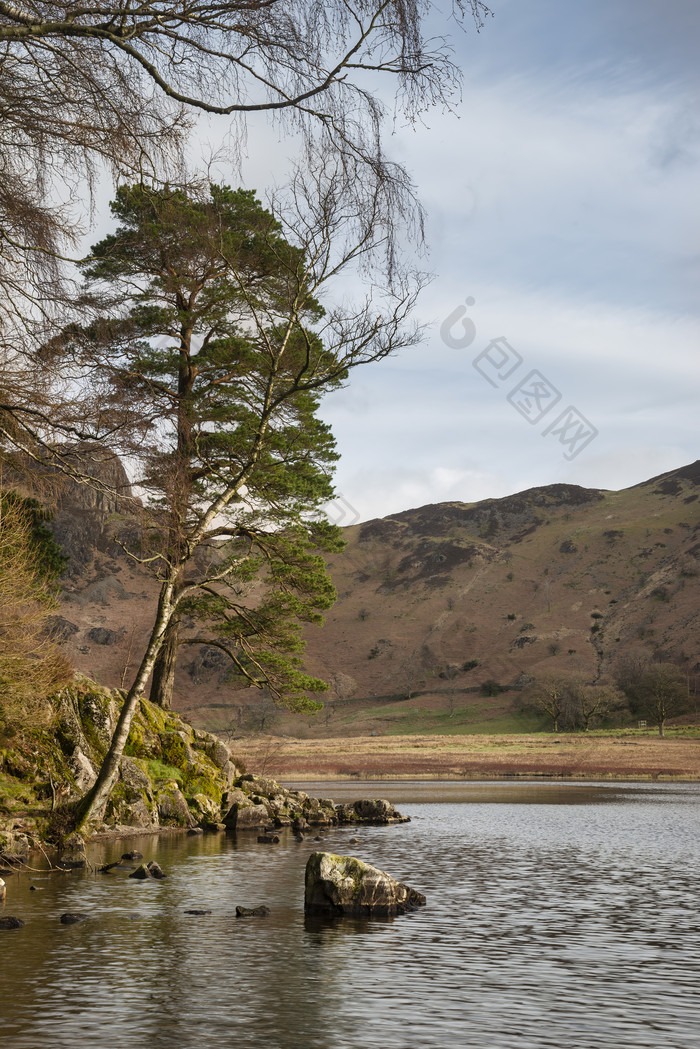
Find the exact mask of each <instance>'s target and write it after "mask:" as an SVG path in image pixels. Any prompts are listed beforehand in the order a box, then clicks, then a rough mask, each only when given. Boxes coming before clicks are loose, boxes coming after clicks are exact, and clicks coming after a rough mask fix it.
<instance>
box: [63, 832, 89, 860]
mask: <svg viewBox="0 0 700 1049" xmlns="http://www.w3.org/2000/svg"><path fill="white" fill-rule="evenodd" d="M58 861H59V863H60V865H61V866H62V867H64V868H68V867H70V868H71V869H73V868H75V869H77V868H80V867H85V866H86V865H87V859H86V857H85V842H84V840H83V838H82V837H81V835H80V834H78V832H77V831H75V832H74V833H73V834H70V835H69V836H68V837H67V838H66V840H65V841H64V842H63V845H62V847H61V849H60V851H59V854H58Z"/></svg>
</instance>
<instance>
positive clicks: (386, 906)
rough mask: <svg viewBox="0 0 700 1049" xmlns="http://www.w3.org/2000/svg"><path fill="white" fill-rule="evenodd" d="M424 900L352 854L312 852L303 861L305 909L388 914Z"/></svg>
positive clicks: (343, 912) (328, 911) (408, 908)
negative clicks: (340, 854)
mask: <svg viewBox="0 0 700 1049" xmlns="http://www.w3.org/2000/svg"><path fill="white" fill-rule="evenodd" d="M425 903H426V900H425V896H423V895H422V893H420V892H417V891H416V890H415V889H412V888H410V887H409V886H408V885H404V884H403V883H402V882H398V881H395V880H394V879H393V878H392V877H391V876H390V875H388V874H386V873H385V872H384V871H380V870H379V869H378V868H377V867H372V866H370V864H369V863H364V862H363V861H362V860H358V859H355V858H354V857H353V856H336V855H334V854H333V853H332V852H313V853H312V854H311V856H309V859H308V862H307V864H306V883H305V894H304V909H305V910H306V911H307V912H325V913H327V914H355V915H367V916H371V915H391V914H403V913H404V912H405V911H407V910H411V909H413V908H414V907H424V906H425Z"/></svg>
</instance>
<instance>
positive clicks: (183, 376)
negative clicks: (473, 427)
mask: <svg viewBox="0 0 700 1049" xmlns="http://www.w3.org/2000/svg"><path fill="white" fill-rule="evenodd" d="M346 177H347V175H346V173H344V172H343V171H342V170H341V169H337V170H336V171H335V172H333V171H331V172H330V173H328V172H327V171H326V170H325V169H319V170H318V171H316V172H315V174H314V176H313V177H312V178H311V180H310V182H309V183H308V184H305V183H303V181H299V180H297V182H296V183H295V184H294V187H293V190H294V191H293V193H292V200H293V203H294V210H295V221H294V223H293V224H289V223H288V224H287V225H285V224H284V219H283V217H282V216H281V215H277V216H275V215H273V214H272V212H271V211H270V210H267V209H265V208H263V207H262V205H261V204H260V202H259V201H258V200H257V199H256V198H255V195H254V194H253V193H252V192H250V191H244V190H236V191H233V190H231V189H229V188H227V187H224V186H210V187H207V189H206V190H204V189H203V188H202V187H190V189H189V190H185V189H182V188H166V189H156V188H149V187H145V186H143V185H139V186H132V187H122V189H120V191H119V193H118V195H117V198H116V200H115V202H114V204H113V212H114V214H115V216H116V218H117V219H118V221H119V227H118V229H117V231H116V232H115V233H114V234H112V235H111V236H109V237H107V238H105V239H104V240H103V241H101V242H100V243H99V244H98V245H96V246H95V248H94V249H93V251H92V253H91V256H90V258H89V259H88V260H87V261H86V262H85V263H84V264H83V270H84V274H85V277H86V280H87V283H88V287H89V292H90V301H91V305H92V307H93V309H94V310H95V314H96V315H95V320H94V322H93V323H92V324H91V325H90V326H89V327H83V328H77V327H72V328H71V329H69V330H67V331H66V332H65V333H64V334H63V336H62V337H61V339H60V340H57V341H56V342H55V343H54V344H53V350H54V352H55V353H56V354H57V355H59V356H60V355H63V356H64V357H65V358H66V359H70V360H71V361H72V362H73V366H74V367H75V366H76V365H78V366H82V368H83V369H84V377H87V376H89V377H90V378H91V382H92V384H93V387H95V388H98V387H99V388H100V389H101V400H102V403H103V406H104V410H105V413H106V414H107V415H109V417H110V418H111V419H112V420H113V422H114V424H115V426H117V423H118V428H117V430H116V432H115V439H116V440H117V442H118V444H119V450H120V451H121V452H122V453H123V454H125V455H126V456H127V457H128V459H129V460H130V461H131V462H133V463H136V464H137V465H138V467H139V471H140V472H139V476H138V477H136V478H135V479H134V481H135V485H136V486H137V488H139V489H140V490H141V491H142V492H144V493H145V495H146V499H147V504H148V507H149V509H150V511H151V528H150V533H149V544H150V545H149V549H148V550H147V551H146V553H145V554H139V559H140V560H141V561H143V562H144V563H148V564H150V565H151V566H153V567H154V569H155V570H156V571H157V572H158V575H159V578H160V580H161V590H160V596H159V602H158V609H157V613H156V616H155V621H154V626H153V630H152V633H151V636H150V638H149V641H148V645H147V648H146V652H145V655H144V657H143V660H142V662H141V665H140V667H139V670H138V672H137V675H136V678H135V680H134V682H133V684H132V686H131V689H130V690H129V693H128V696H127V699H126V701H125V704H124V711H123V713H122V718H121V720H120V724H119V725H118V727H117V730H116V732H115V737H114V740H113V743H112V748H111V750H110V753H109V754H108V757H107V759H106V762H105V766H104V767H103V770H102V773H101V775H100V777H99V778H98V782H97V784H96V786H95V788H94V789H93V793H92V796H91V798H90V799H89V801H88V802H87V803H86V808H85V814H86V815H87V813H88V812H94V811H95V810H96V809H97V808H99V807H100V804H101V802H103V801H104V800H105V799H106V797H107V796H108V794H109V790H110V789H111V784H112V783H113V782H114V778H115V776H116V772H117V768H118V761H119V757H120V755H121V753H122V751H123V747H124V745H125V743H126V739H127V738H128V730H129V725H130V721H131V717H132V716H133V710H134V709H135V704H136V702H137V701H138V697H139V696H140V695H141V694H142V692H143V690H144V688H145V686H146V683H147V680H148V678H149V676H150V674H151V672H152V671H155V677H154V692H153V696H152V698H156V699H157V700H158V701H160V702H162V703H164V704H166V705H167V703H168V702H169V698H170V694H171V691H172V678H173V672H174V660H175V655H176V652H177V647H178V643H179V641H180V635H181V631H182V624H183V621H184V620H185V618H186V617H191V618H193V620H194V623H195V627H199V629H194V631H190V634H189V635H188V636H186V637H185V638H184V640H186V641H188V642H190V643H198V644H202V643H208V644H215V645H217V646H218V647H219V648H223V649H224V651H226V652H227V653H228V655H229V656H230V658H231V660H232V666H233V667H234V668H235V673H236V674H237V675H238V677H239V678H240V679H241V681H245V682H248V683H250V684H253V685H256V686H258V687H260V688H265V687H267V688H269V689H270V690H271V691H272V694H273V695H274V696H275V697H276V698H277V700H278V701H281V702H284V703H285V704H286V705H288V706H290V707H291V708H292V709H296V710H310V709H316V708H317V707H318V703H317V702H316V701H315V700H314V699H313V695H314V694H315V693H317V692H319V691H321V690H323V689H325V687H326V686H325V684H324V683H323V682H321V681H319V680H317V679H315V678H312V677H310V676H309V675H307V674H305V673H304V670H303V666H302V663H301V660H300V654H301V652H302V650H303V643H302V640H301V637H300V634H301V626H302V624H303V623H305V622H310V621H318V620H319V618H320V615H321V613H322V611H323V610H324V609H326V608H328V607H329V606H330V605H331V604H332V602H333V600H334V596H335V595H334V590H333V587H332V585H331V583H330V580H329V579H328V576H327V573H326V568H325V563H324V561H323V559H322V557H321V555H320V551H323V550H326V551H328V550H331V549H334V548H337V546H338V542H339V539H338V530H337V529H335V528H334V527H332V526H331V525H329V524H328V522H327V520H326V519H325V517H324V516H323V514H322V513H321V507H322V506H323V504H324V503H327V502H328V500H329V499H330V498H331V497H332V494H333V488H332V483H331V473H332V468H333V464H334V461H335V459H336V457H337V456H336V452H335V446H334V441H333V437H332V435H331V433H330V430H329V428H328V426H327V425H326V424H325V423H324V422H323V421H322V420H321V419H320V418H319V416H318V414H317V413H318V408H319V403H320V398H321V396H322V394H324V393H327V392H328V391H331V390H333V389H336V388H337V387H338V386H340V385H341V384H342V383H343V381H344V380H345V379H346V377H347V375H348V372H349V370H350V369H351V368H353V367H355V366H356V365H358V364H362V363H367V362H369V361H372V360H377V359H379V358H381V357H383V356H385V355H386V354H388V353H391V352H392V351H393V350H394V349H396V348H398V347H399V346H402V345H410V344H412V343H413V342H415V341H416V339H417V338H418V335H417V333H416V331H415V329H408V330H407V329H406V327H405V323H404V322H405V319H406V317H407V315H408V313H409V312H410V310H411V308H412V306H413V302H414V299H415V294H416V291H417V286H419V284H420V281H419V282H418V285H415V284H413V285H412V284H410V282H406V281H402V280H401V279H400V278H399V275H398V274H395V283H394V285H393V286H392V287H391V288H388V289H387V288H384V289H381V290H380V289H377V288H376V287H373V288H372V289H371V291H370V293H369V294H368V295H367V296H366V298H365V300H364V301H363V302H362V303H361V304H360V305H359V306H357V307H353V308H351V307H349V306H348V305H347V304H343V305H341V306H336V307H334V308H329V309H327V310H326V309H324V308H323V307H322V306H321V304H320V301H319V298H318V295H319V292H320V291H322V290H323V288H324V285H325V284H326V283H328V282H329V281H331V280H333V279H334V278H335V277H336V276H337V275H338V273H339V272H341V271H342V270H343V268H344V267H346V266H348V265H353V264H356V263H361V264H363V265H364V266H365V267H367V266H369V265H370V263H369V260H370V257H371V255H372V253H376V252H377V251H378V250H380V249H381V247H382V245H383V229H382V222H381V201H380V200H378V199H377V198H373V199H370V201H369V203H368V206H365V207H362V208H360V209H359V210H358V212H357V213H356V214H355V215H354V216H353V217H352V221H349V217H348V207H347V200H348V194H347V192H344V189H345V188H346V187H344V186H343V185H342V184H339V180H341V182H342V180H343V179H345V178H346ZM307 191H308V192H307ZM365 204H367V202H365ZM299 230H301V234H299V233H297V232H296V231H299ZM334 245H335V246H334ZM367 272H368V271H367ZM382 300H383V301H382ZM131 552H132V554H133V556H136V552H135V551H131ZM202 631H204V632H202ZM192 633H194V636H192Z"/></svg>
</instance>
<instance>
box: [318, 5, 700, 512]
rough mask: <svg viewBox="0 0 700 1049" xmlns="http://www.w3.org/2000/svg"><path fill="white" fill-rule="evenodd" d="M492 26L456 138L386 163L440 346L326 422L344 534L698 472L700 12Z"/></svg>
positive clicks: (604, 13) (462, 48)
mask: <svg viewBox="0 0 700 1049" xmlns="http://www.w3.org/2000/svg"><path fill="white" fill-rule="evenodd" d="M491 7H492V9H493V11H494V18H493V19H489V20H488V21H487V23H486V25H485V26H484V28H483V29H482V30H481V32H480V33H479V34H478V35H477V34H476V33H474V32H468V33H466V34H465V33H461V32H459V31H457V32H456V33H455V34H454V36H453V43H454V45H455V47H456V56H455V57H456V59H457V61H458V63H459V65H460V66H461V68H462V69H463V71H464V91H463V102H462V104H461V105H460V107H459V109H458V118H455V117H454V116H450V115H443V114H435V115H434V116H433V118H432V119H430V118H429V125H430V126H429V127H421V128H419V129H416V130H410V129H404V130H401V131H399V132H397V133H395V134H394V135H393V136H392V138H391V139H390V140H389V143H388V148H389V150H390V152H393V154H394V155H395V156H396V157H397V158H398V159H400V160H401V161H402V162H403V163H404V164H405V165H406V166H407V167H408V169H409V170H410V172H411V173H412V175H413V177H414V179H415V181H416V183H417V186H418V189H419V193H420V196H421V198H422V200H423V202H424V204H425V206H426V208H427V211H428V225H427V238H428V244H429V248H430V256H429V260H428V268H429V269H430V270H431V271H432V272H433V273H434V278H433V280H432V283H431V284H430V287H429V288H428V289H427V291H426V292H425V293H424V294H423V296H422V298H421V301H420V304H419V314H420V318H421V320H423V321H425V322H429V323H430V324H431V327H430V330H429V333H428V337H427V339H426V342H425V343H424V345H422V346H421V347H419V348H415V349H411V350H409V351H406V352H403V353H402V354H399V355H397V356H396V357H394V358H392V359H390V360H387V361H385V362H382V363H380V364H376V365H372V366H369V367H367V368H366V369H358V370H357V371H355V372H354V373H353V374H352V375H351V379H350V382H349V384H348V386H347V387H346V388H345V389H344V390H343V391H340V392H338V393H335V394H333V395H331V396H330V397H329V398H327V400H326V402H325V404H324V409H323V414H324V417H325V418H326V419H327V420H328V421H329V422H330V423H331V424H332V426H333V430H334V432H335V435H336V438H337V441H338V448H339V451H340V453H341V460H340V463H339V466H338V469H337V474H336V484H337V491H338V498H337V499H336V501H335V503H334V504H333V505H332V506H331V507H329V515H330V516H331V517H332V518H333V519H335V520H336V521H337V522H338V523H340V524H350V523H353V522H354V521H356V520H367V519H369V518H372V517H378V516H384V515H386V514H390V513H392V512H397V511H400V510H404V509H409V508H412V507H416V506H421V505H424V504H426V503H435V502H442V501H447V500H460V501H463V502H473V501H476V500H479V499H483V498H488V497H498V496H503V495H508V494H511V493H513V492H517V491H522V490H523V489H525V488H529V487H532V486H536V485H546V484H552V483H557V482H567V483H572V484H580V485H585V486H588V487H596V488H609V489H619V488H624V487H627V486H629V485H632V484H636V483H638V482H640V481H643V480H646V479H647V478H649V477H651V476H654V475H655V474H658V473H661V472H664V471H666V470H671V469H674V468H675V467H678V466H681V465H684V464H686V463H688V462H692V461H694V460H695V459H696V458H698V457H700V451H699V450H698V445H699V442H698V437H699V436H700V426H699V424H698V418H699V417H700V413H699V412H698V400H699V394H700V353H699V352H698V351H699V349H700V316H699V315H700V308H699V307H700V302H699V298H698V289H699V287H700V281H699V278H700V256H699V244H700V241H699V238H698V233H699V232H700V230H699V227H700V178H699V177H698V176H699V175H700V134H699V132H700V105H699V104H698V102H699V101H700V100H699V99H698V94H699V93H700V91H699V89H700V63H698V50H699V45H700V5H698V4H697V3H696V2H694V0H688V2H685V0H663V2H662V0H613V2H611V0H589V2H588V3H586V4H578V3H573V2H567V3H562V2H561V0H528V2H527V3H523V0H494V2H493V3H492V4H491ZM499 340H500V341H499ZM502 340H505V341H502Z"/></svg>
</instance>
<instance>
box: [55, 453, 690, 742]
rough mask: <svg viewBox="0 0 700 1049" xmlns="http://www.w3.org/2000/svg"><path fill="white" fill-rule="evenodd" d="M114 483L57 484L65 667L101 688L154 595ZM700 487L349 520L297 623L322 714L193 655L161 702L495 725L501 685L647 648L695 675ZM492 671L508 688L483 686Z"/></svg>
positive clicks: (312, 725)
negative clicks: (281, 705)
mask: <svg viewBox="0 0 700 1049" xmlns="http://www.w3.org/2000/svg"><path fill="white" fill-rule="evenodd" d="M92 469H93V470H94V471H95V472H98V470H99V469H105V470H109V471H111V473H114V472H115V470H116V467H115V464H114V461H113V460H112V461H111V462H110V463H109V464H107V466H105V467H99V464H98V465H94V464H93V467H92ZM117 472H118V471H117ZM111 473H110V477H111ZM115 476H116V475H115ZM117 480H118V486H119V487H120V488H121V491H122V494H121V496H120V497H118V498H112V499H111V500H110V499H107V497H106V496H102V497H99V498H98V499H97V500H96V499H95V497H94V495H93V494H92V493H91V491H90V489H89V488H86V487H85V486H78V485H70V486H68V489H67V490H64V491H63V493H62V495H61V497H60V503H59V510H58V512H57V514H56V518H55V522H54V531H55V534H56V537H57V539H58V540H59V542H60V543H61V545H62V547H63V549H64V550H65V551H66V553H67V554H68V555H69V558H70V561H69V565H68V569H67V572H66V575H65V577H64V581H63V582H64V587H63V595H62V607H61V614H60V616H58V617H57V618H56V620H55V624H54V626H55V629H56V631H57V633H58V634H59V635H60V636H61V637H62V639H63V644H64V645H65V648H66V650H67V653H68V654H69V655H70V657H71V658H72V659H73V660H74V662H75V664H76V666H77V667H78V669H80V670H81V671H83V672H84V673H87V674H89V675H91V676H92V677H94V678H96V679H98V680H100V681H102V682H103V683H104V684H105V685H108V686H118V685H120V684H121V683H122V682H123V681H126V680H128V677H129V672H130V670H131V669H132V668H133V665H134V663H135V661H136V660H137V659H138V656H139V655H140V649H141V645H142V644H143V642H144V639H145V634H146V631H147V630H148V628H149V626H150V619H151V616H152V612H153V602H154V598H155V594H156V589H157V585H156V582H155V580H154V579H153V578H152V577H151V576H150V575H149V574H148V572H147V571H146V570H145V569H144V568H142V567H141V566H139V565H137V564H135V563H134V562H133V561H131V560H130V559H129V558H128V557H127V555H126V554H125V553H124V552H123V550H122V549H121V548H120V547H119V545H117V543H115V542H114V540H113V536H114V535H115V534H117V533H118V534H120V535H123V534H124V532H125V530H126V531H127V532H128V533H129V535H130V540H131V542H132V544H133V543H134V542H138V534H139V517H138V503H137V501H135V500H133V499H132V498H131V496H130V493H129V492H128V485H127V482H126V477H125V475H122V474H120V479H117ZM115 483H116V482H115ZM699 494H700V462H696V463H694V464H692V465H690V466H686V467H682V468H681V469H679V470H675V471H672V472H671V473H668V474H664V475H662V476H660V477H655V478H652V479H651V480H649V481H646V482H644V483H643V484H639V485H635V486H634V487H632V488H628V489H624V490H622V491H619V492H611V491H601V490H597V489H585V488H580V487H577V486H574V485H565V484H558V485H549V486H546V487H542V488H533V489H529V490H528V491H525V492H521V493H518V494H516V495H513V496H509V497H506V498H503V499H488V500H484V501H481V502H479V503H475V504H468V503H457V502H451V503H440V504H437V505H429V506H424V507H420V508H418V509H415V510H407V511H404V512H402V513H398V514H394V515H392V516H390V517H386V518H383V519H379V520H373V521H368V522H366V523H364V524H359V525H355V526H353V527H351V528H347V529H345V530H344V531H345V538H346V541H347V546H346V548H345V550H344V551H343V553H342V554H337V555H334V556H333V557H332V559H331V561H330V565H329V568H330V572H331V575H332V578H333V581H334V583H335V585H336V587H337V590H338V595H339V596H338V601H337V603H336V605H335V606H334V608H332V609H331V610H330V612H329V613H328V615H327V618H326V623H325V625H324V626H323V628H313V629H309V631H308V632H307V636H308V650H307V654H308V665H309V669H310V670H311V671H312V672H313V673H317V674H319V675H320V676H321V677H324V678H325V679H326V680H328V681H329V682H330V684H331V691H330V693H329V695H328V697H327V702H326V707H325V710H324V712H322V713H321V715H318V716H316V718H314V719H309V718H304V719H300V718H294V719H291V718H288V717H285V716H281V717H280V716H279V715H278V714H277V713H276V712H275V710H274V708H273V707H272V705H271V704H270V703H265V701H263V700H261V697H260V695H259V694H258V693H256V692H253V691H252V690H243V691H233V690H232V688H231V685H230V683H229V681H228V667H227V662H226V657H225V656H224V655H223V654H222V653H220V652H218V651H217V650H215V649H195V648H189V647H183V649H182V653H181V656H180V665H179V673H178V680H177V685H176V704H175V705H176V707H177V709H178V710H180V711H181V712H183V713H187V714H188V716H191V717H194V718H195V720H196V721H197V722H198V723H200V724H203V725H206V726H207V727H208V728H215V729H219V730H225V731H228V732H230V733H231V734H235V733H237V732H239V731H241V730H246V729H247V730H250V729H258V730H268V729H269V728H270V727H271V726H273V725H274V726H275V727H276V728H277V729H278V730H282V731H286V732H290V733H292V734H296V735H342V734H358V733H361V732H370V731H378V732H385V731H390V732H395V731H412V730H413V729H414V728H415V729H416V730H420V731H424V730H425V731H435V730H437V729H440V730H441V731H448V732H451V731H462V732H463V731H474V730H481V731H483V730H484V729H485V727H488V725H489V724H491V723H493V724H494V726H495V728H496V730H498V731H501V730H504V729H507V727H508V725H509V724H510V722H511V721H512V719H513V709H514V700H516V699H517V695H518V693H517V691H512V690H513V689H514V688H515V689H517V688H518V687H520V686H522V685H523V684H526V683H527V682H528V680H530V679H531V678H532V677H534V676H537V675H541V674H543V673H548V674H551V673H567V674H569V673H578V674H582V675H584V676H585V678H586V679H587V680H589V681H600V680H604V679H605V677H606V675H608V674H609V673H610V671H611V668H612V667H613V665H614V663H615V661H616V659H617V658H618V657H620V656H621V655H629V654H631V653H637V652H640V651H644V652H647V653H649V654H651V653H654V652H656V653H660V652H661V653H665V654H667V655H668V656H670V657H672V658H673V659H675V660H678V661H680V662H681V663H682V665H683V667H684V669H685V670H686V671H687V673H688V674H689V675H691V676H692V675H697V674H698V672H699V671H700V645H699V641H698V639H699V638H700V629H699V627H700V591H699V588H698V571H699V570H700V564H699V557H700V537H699V536H698V529H699V528H700V515H699V514H698V505H699V504H698V495H699ZM100 500H101V502H100ZM488 680H491V681H495V682H498V683H499V684H500V685H501V686H503V687H505V688H508V689H509V691H506V692H503V693H502V694H500V695H496V696H493V697H484V696H482V695H481V694H480V685H481V683H482V682H484V681H488ZM513 727H516V726H515V725H513ZM517 727H518V728H520V729H527V728H528V727H535V723H534V722H530V724H528V723H527V719H525V720H523V718H522V717H521V718H519V719H517Z"/></svg>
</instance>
